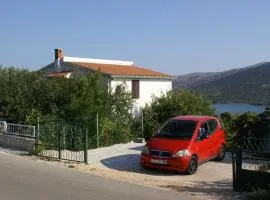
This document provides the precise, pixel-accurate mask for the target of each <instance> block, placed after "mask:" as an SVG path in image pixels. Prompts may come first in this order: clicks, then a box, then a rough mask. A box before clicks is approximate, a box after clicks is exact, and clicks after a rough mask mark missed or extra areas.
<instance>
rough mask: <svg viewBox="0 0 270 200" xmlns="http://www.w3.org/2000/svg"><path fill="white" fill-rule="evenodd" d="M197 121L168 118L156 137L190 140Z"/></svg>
mask: <svg viewBox="0 0 270 200" xmlns="http://www.w3.org/2000/svg"><path fill="white" fill-rule="evenodd" d="M196 125H197V122H195V121H186V120H168V121H167V122H166V123H165V124H164V125H163V126H162V127H161V128H160V130H159V131H158V132H157V133H156V134H155V135H154V137H162V138H174V139H188V140H190V139H191V137H192V135H193V132H194V130H195V128H196Z"/></svg>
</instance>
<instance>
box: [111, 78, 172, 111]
mask: <svg viewBox="0 0 270 200" xmlns="http://www.w3.org/2000/svg"><path fill="white" fill-rule="evenodd" d="M134 80H139V88H140V89H139V90H140V91H139V92H140V94H139V99H136V100H135V105H134V108H135V109H139V108H140V107H144V106H145V104H146V103H150V102H151V101H152V97H153V96H156V97H159V96H160V95H161V94H166V93H167V92H168V91H170V90H172V81H171V80H162V79H134ZM123 83H124V84H126V86H127V89H128V90H129V91H130V92H131V85H132V79H126V80H124V79H117V80H112V81H111V88H112V91H113V92H114V90H115V88H116V86H117V85H120V84H123Z"/></svg>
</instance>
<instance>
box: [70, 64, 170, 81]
mask: <svg viewBox="0 0 270 200" xmlns="http://www.w3.org/2000/svg"><path fill="white" fill-rule="evenodd" d="M70 63H72V64H75V65H77V66H79V67H83V68H86V69H90V70H96V71H100V72H101V73H104V74H108V75H112V76H142V77H155V78H173V76H171V75H168V74H164V73H160V72H156V71H152V70H149V69H145V68H142V67H138V66H135V65H114V64H100V63H82V62H70Z"/></svg>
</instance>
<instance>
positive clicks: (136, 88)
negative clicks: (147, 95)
mask: <svg viewBox="0 0 270 200" xmlns="http://www.w3.org/2000/svg"><path fill="white" fill-rule="evenodd" d="M139 83H140V82H139V80H132V98H133V99H138V98H139V97H140V84H139Z"/></svg>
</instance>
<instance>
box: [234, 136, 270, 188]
mask: <svg viewBox="0 0 270 200" xmlns="http://www.w3.org/2000/svg"><path fill="white" fill-rule="evenodd" d="M269 147H270V139H258V138H243V139H242V140H241V147H240V148H239V149H236V150H235V151H234V152H233V153H232V162H233V188H234V190H235V191H241V190H253V189H257V188H261V189H269V188H270V148H269Z"/></svg>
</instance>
